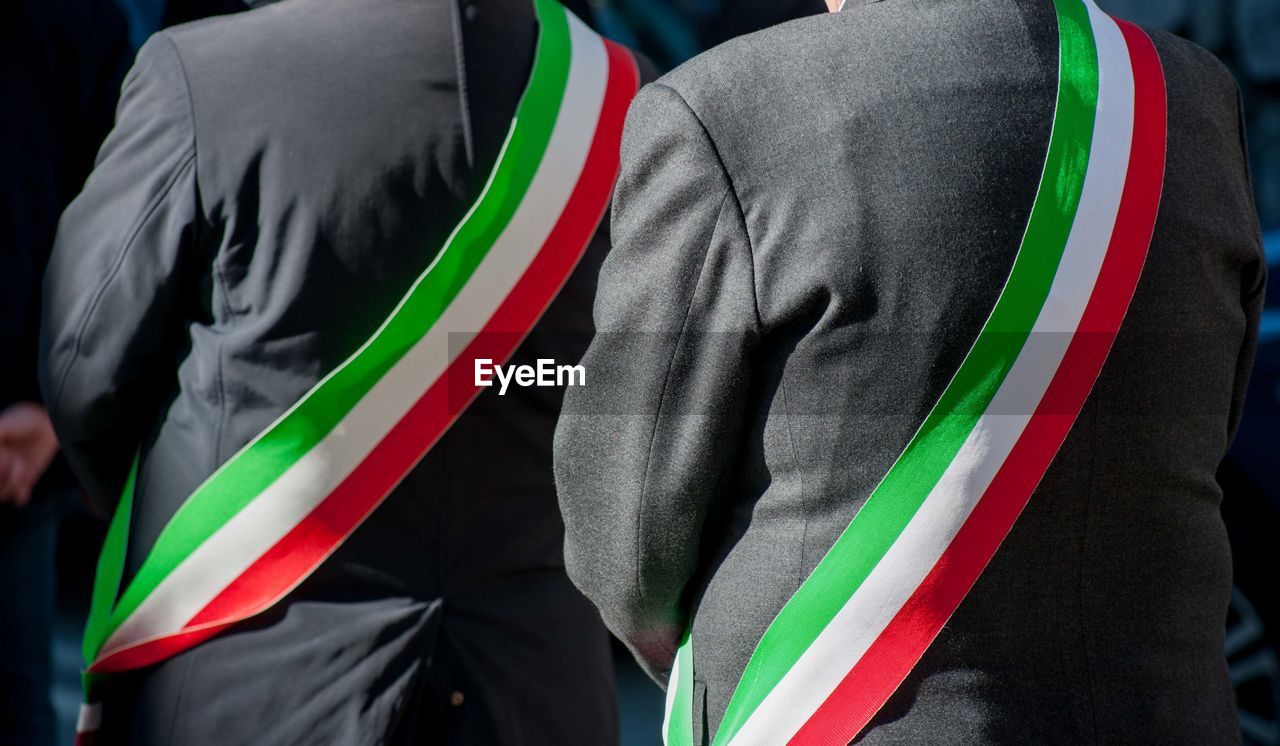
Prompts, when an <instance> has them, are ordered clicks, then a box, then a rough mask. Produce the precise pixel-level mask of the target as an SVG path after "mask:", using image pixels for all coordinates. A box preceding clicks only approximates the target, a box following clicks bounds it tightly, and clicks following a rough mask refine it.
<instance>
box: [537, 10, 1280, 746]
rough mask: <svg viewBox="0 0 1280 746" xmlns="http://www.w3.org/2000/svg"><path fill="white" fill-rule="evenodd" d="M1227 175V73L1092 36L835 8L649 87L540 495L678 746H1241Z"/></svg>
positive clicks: (1245, 312) (1170, 45)
mask: <svg viewBox="0 0 1280 746" xmlns="http://www.w3.org/2000/svg"><path fill="white" fill-rule="evenodd" d="M833 10H835V8H833ZM1245 163H1246V161H1245V146H1244V136H1243V131H1242V125H1241V120H1240V116H1239V105H1238V94H1237V90H1236V87H1235V85H1234V83H1233V81H1232V79H1231V76H1230V75H1229V74H1228V72H1227V71H1226V69H1225V68H1224V67H1223V66H1222V65H1221V64H1220V63H1218V62H1217V61H1216V60H1215V59H1214V58H1213V57H1212V56H1210V55H1209V54H1208V53H1206V52H1204V51H1202V50H1200V49H1199V48H1197V47H1195V46H1194V45H1192V44H1190V43H1187V42H1185V41H1182V40H1180V39H1177V38H1175V37H1173V36H1170V35H1167V34H1162V33H1158V32H1152V33H1151V34H1149V35H1148V34H1147V33H1145V32H1143V31H1142V30H1140V29H1138V28H1136V27H1133V26H1130V25H1127V24H1123V23H1120V22H1117V21H1113V20H1111V19H1109V18H1108V17H1106V16H1105V15H1103V14H1102V13H1101V11H1100V10H1099V9H1098V8H1097V7H1096V6H1095V5H1093V3H1092V2H1091V1H1089V0H884V1H883V2H869V3H864V2H858V0H849V2H848V3H847V7H845V8H844V9H843V10H842V11H841V12H839V13H833V14H828V15H824V16H819V17H814V18H809V19H802V20H799V21H795V22H792V23H788V24H785V25H782V26H779V27H775V28H773V29H770V30H767V31H763V32H760V33H758V34H753V35H751V36H747V37H744V38H741V39H738V40H736V41H732V42H729V43H727V44H725V45H723V46H721V47H719V48H717V49H714V50H712V51H710V52H708V53H706V54H704V55H702V56H701V57H699V58H696V59H695V60H693V61H691V62H690V63H688V64H686V65H685V66H683V67H681V68H678V69H677V70H675V71H674V72H672V73H670V74H668V75H667V76H665V77H663V78H661V79H660V80H659V81H658V82H656V83H654V84H652V85H650V86H647V87H646V88H644V89H643V90H642V91H641V93H640V95H639V96H638V98H637V99H636V101H635V103H634V105H633V107H632V109H631V112H630V114H629V118H628V122H627V128H626V133H625V135H624V141H623V173H622V176H621V179H620V181H619V185H618V188H617V192H616V195H615V211H614V214H613V224H612V225H613V239H614V248H613V250H612V253H611V254H610V256H609V258H608V260H607V261H606V262H605V265H604V268H603V271H602V273H601V281H600V288H599V292H598V296H597V301H596V311H595V315H596V326H597V329H598V330H599V331H598V332H597V336H596V338H595V340H594V341H593V343H592V345H591V347H590V349H589V351H588V353H587V356H586V358H585V365H586V370H587V382H588V385H587V386H586V387H584V388H581V389H577V390H575V391H573V392H571V394H570V396H569V398H568V400H567V401H566V408H565V414H564V415H563V416H562V419H561V421H560V425H559V427H558V430H557V434H556V450H555V455H556V479H557V487H558V490H559V499H560V502H561V507H562V510H563V512H564V514H565V521H566V527H567V538H566V559H567V566H568V569H569V573H570V577H571V578H572V579H573V580H574V582H575V583H576V584H577V585H578V586H579V587H580V588H581V589H582V590H583V591H584V592H585V593H586V595H587V596H588V597H589V598H590V599H591V600H592V601H594V602H595V603H596V604H597V605H598V606H599V608H600V609H601V610H602V613H603V615H604V618H605V621H606V624H608V625H609V626H610V628H611V629H612V630H613V631H614V632H615V633H616V634H618V635H619V636H620V637H621V638H622V639H623V640H624V641H626V642H627V644H628V645H629V646H630V648H631V649H632V650H633V651H634V653H635V654H636V656H637V658H638V659H639V661H640V662H641V663H642V664H643V665H644V666H645V668H646V669H647V670H648V671H649V672H650V673H651V674H652V675H653V676H654V677H655V678H656V679H657V680H658V681H659V682H660V683H666V684H667V685H668V687H669V692H668V699H669V707H668V724H667V735H668V738H669V740H670V742H673V743H675V742H686V741H687V742H692V743H708V742H711V741H712V739H713V738H714V742H715V743H717V744H723V743H735V744H738V743H782V742H786V741H788V740H789V739H791V738H793V737H794V738H795V739H796V741H793V742H803V743H844V742H847V741H849V740H851V739H853V738H854V737H855V736H860V737H861V739H862V740H861V741H860V742H862V743H876V744H880V743H885V744H888V743H954V744H969V743H1008V744H1020V743H1073V744H1074V743H1102V742H1110V743H1135V742H1143V743H1228V742H1232V741H1234V740H1237V739H1238V732H1237V730H1236V725H1235V722H1234V707H1233V703H1232V694H1231V689H1230V686H1229V683H1228V680H1227V672H1226V665H1225V662H1224V656H1223V619H1224V616H1225V614H1226V608H1227V600H1228V593H1229V589H1230V585H1231V566H1230V555H1229V553H1228V547H1227V540H1226V535H1225V533H1224V530H1223V525H1222V522H1221V519H1220V517H1219V513H1218V504H1219V499H1220V496H1221V495H1220V492H1219V488H1218V486H1217V485H1216V483H1215V480H1214V473H1215V470H1216V468H1217V466H1218V463H1219V461H1220V460H1221V458H1222V457H1223V454H1224V452H1225V450H1226V448H1227V445H1228V443H1229V442H1230V440H1231V438H1232V435H1233V433H1234V431H1235V428H1236V425H1237V422H1238V418H1239V414H1240V410H1241V403H1242V401H1241V399H1242V395H1243V392H1244V390H1245V382H1246V380H1247V377H1248V374H1249V370H1250V366H1251V361H1252V354H1253V348H1254V337H1255V333H1256V329H1257V323H1258V316H1259V309H1260V307H1261V304H1262V300H1263V284H1264V272H1265V269H1264V267H1265V263H1264V261H1263V253H1262V248H1261V242H1260V238H1259V232H1258V227H1257V219H1256V216H1255V214H1254V211H1253V207H1252V199H1251V194H1250V185H1249V180H1248V174H1247V171H1246V166H1245ZM1024 506H1025V507H1024ZM1019 514H1020V517H1019ZM855 516H856V517H855ZM1015 519H1016V522H1015ZM1002 540H1003V544H1002V545H1001V541H1002ZM997 546H998V547H999V550H998V551H996V547H997ZM984 567H985V570H984V569H983V568H984ZM961 599H963V601H961ZM673 666H674V667H675V668H676V669H677V671H676V672H675V673H673V672H672V669H673ZM668 677H671V678H670V680H668ZM682 721H683V723H682ZM682 728H683V729H685V730H684V732H681V729H682Z"/></svg>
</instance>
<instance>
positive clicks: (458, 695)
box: [449, 692, 464, 707]
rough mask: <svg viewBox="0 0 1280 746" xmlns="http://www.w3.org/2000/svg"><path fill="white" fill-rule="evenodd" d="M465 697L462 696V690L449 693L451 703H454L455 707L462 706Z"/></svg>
mask: <svg viewBox="0 0 1280 746" xmlns="http://www.w3.org/2000/svg"><path fill="white" fill-rule="evenodd" d="M463 699H464V697H463V696H462V692H454V693H453V694H450V695H449V704H451V705H453V706H454V707H460V706H461V705H462V701H463Z"/></svg>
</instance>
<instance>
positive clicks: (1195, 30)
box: [0, 0, 1280, 746]
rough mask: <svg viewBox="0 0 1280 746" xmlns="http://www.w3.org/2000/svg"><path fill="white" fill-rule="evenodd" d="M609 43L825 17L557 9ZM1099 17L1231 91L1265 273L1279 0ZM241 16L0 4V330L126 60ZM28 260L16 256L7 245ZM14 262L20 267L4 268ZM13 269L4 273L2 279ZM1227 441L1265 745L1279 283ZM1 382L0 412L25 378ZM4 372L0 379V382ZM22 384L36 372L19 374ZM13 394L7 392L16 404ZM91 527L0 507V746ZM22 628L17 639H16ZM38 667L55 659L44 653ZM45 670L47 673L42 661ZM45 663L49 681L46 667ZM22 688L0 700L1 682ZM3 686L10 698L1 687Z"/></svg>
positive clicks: (624, 695)
mask: <svg viewBox="0 0 1280 746" xmlns="http://www.w3.org/2000/svg"><path fill="white" fill-rule="evenodd" d="M566 4H567V5H568V6H569V7H570V8H571V9H572V10H574V11H575V12H576V13H577V14H578V15H579V16H581V17H582V18H583V19H585V20H587V21H588V22H589V23H591V24H592V25H594V26H595V27H596V28H597V29H598V30H599V31H601V32H602V33H603V34H605V35H606V36H609V37H612V38H614V39H616V40H618V41H621V42H623V43H625V44H627V45H629V46H631V47H633V48H636V49H640V50H642V51H644V52H645V53H646V54H647V55H648V56H649V57H650V58H651V59H652V60H653V61H654V62H655V63H656V64H657V65H658V66H659V67H660V68H661V69H664V70H666V69H670V68H672V67H674V66H676V65H678V64H679V63H680V62H682V61H684V60H686V59H688V58H689V57H692V56H693V55H695V54H697V53H698V52H700V51H702V50H704V49H707V48H710V47H712V46H715V45H716V44H719V43H720V42H723V41H725V40H727V39H730V38H733V37H735V36H738V35H741V34H744V33H749V32H751V31H755V30H758V29H761V28H764V27H767V26H770V25H773V24H776V23H780V22H783V21H786V20H789V19H792V18H797V17H800V16H803V15H808V14H812V13H818V12H821V11H822V10H823V6H822V2H821V0H569V1H568V2H567V3H566ZM1099 4H1100V5H1102V6H1103V8H1104V9H1105V10H1107V11H1109V12H1112V13H1115V14H1117V15H1120V16H1124V17H1127V18H1129V19H1132V20H1134V21H1136V22H1138V23H1140V24H1143V25H1146V26H1150V27H1157V28H1162V29H1166V30H1168V31H1172V32H1174V33H1177V34H1180V35H1183V36H1186V37H1187V38H1189V39H1191V40H1193V41H1195V42H1197V43H1199V44H1200V45H1201V46H1204V47H1206V48H1207V49H1209V50H1211V51H1213V52H1214V53H1215V54H1217V55H1218V56H1219V57H1220V58H1221V59H1222V60H1223V61H1224V62H1225V63H1226V64H1227V65H1228V66H1229V67H1230V68H1231V69H1232V70H1233V71H1234V72H1235V74H1236V77H1237V79H1238V81H1239V82H1240V86H1241V88H1242V90H1243V91H1244V99H1245V106H1246V116H1247V120H1248V126H1249V137H1250V146H1251V166H1252V172H1253V179H1254V190H1255V192H1256V195H1257V202H1258V213H1259V215H1260V217H1261V221H1262V225H1263V229H1264V231H1265V236H1264V240H1265V242H1266V246H1267V259H1268V263H1269V264H1270V265H1271V268H1272V271H1273V272H1280V0H1099ZM244 9H245V5H244V4H243V3H242V2H241V0H169V1H168V2H166V0H8V2H6V3H4V7H3V9H2V10H0V18H3V19H4V22H3V23H0V50H3V51H0V55H2V58H3V64H4V70H3V73H2V74H0V81H2V82H0V97H2V98H3V100H4V111H5V113H4V118H3V123H2V125H0V126H3V138H2V139H0V163H2V165H3V168H2V169H0V182H2V188H3V193H2V195H0V196H2V202H0V239H2V240H0V262H2V264H0V328H2V327H8V328H7V329H5V330H4V332H3V333H4V334H5V335H6V336H5V337H4V339H3V340H0V341H3V342H4V344H3V345H2V346H0V354H6V353H7V351H8V350H9V349H10V346H9V344H8V343H9V342H12V341H13V340H15V339H17V340H19V342H22V343H25V342H23V341H22V340H23V339H24V336H27V337H29V335H30V334H31V333H32V330H33V328H34V326H33V322H32V321H31V308H32V300H33V298H34V292H35V291H34V288H35V287H38V277H39V272H40V270H39V267H40V266H42V261H41V256H42V252H44V253H45V254H47V251H48V245H49V244H50V243H51V242H52V234H53V229H54V226H55V225H56V219H57V215H58V213H59V211H60V210H61V208H62V207H63V206H64V205H65V204H66V203H67V202H68V201H69V200H70V199H71V197H73V196H74V194H75V192H76V191H77V190H78V189H79V185H80V183H82V181H83V179H84V177H85V175H87V173H88V170H89V168H90V167H91V165H92V158H93V154H94V153H95V152H96V149H97V145H98V143H99V142H100V141H101V138H102V137H104V136H105V134H106V132H107V130H108V129H109V127H110V122H111V111H112V109H113V107H114V100H115V96H116V95H117V94H118V91H119V85H120V82H121V80H122V78H123V75H124V72H125V71H126V70H127V68H128V65H129V64H130V62H131V60H132V56H133V53H134V51H135V50H136V49H137V47H138V46H140V45H141V43H142V42H143V41H144V40H145V39H146V38H147V36H148V35H150V34H151V33H153V32H154V31H155V30H157V29H159V28H162V27H165V26H169V25H172V24H175V23H182V22H186V21H190V20H194V19H199V18H203V17H207V16H210V15H218V14H223V13H231V12H239V11H242V10H244ZM19 245H22V246H27V247H31V248H30V249H29V250H28V251H26V252H16V251H14V249H13V247H14V246H19ZM20 253H21V254H22V255H21V256H19V254H20ZM11 262H13V264H11ZM1272 277H1273V282H1272V283H1271V286H1270V288H1269V289H1268V297H1267V311H1266V316H1265V318H1264V321H1263V326H1262V339H1261V344H1260V349H1259V356H1258V362H1257V367H1256V370H1255V373H1254V378H1253V381H1252V383H1251V387H1250V391H1249V399H1248V404H1247V408H1246V414H1245V418H1244V420H1243V423H1242V425H1241V430H1240V435H1239V437H1238V439H1237V442H1236V444H1235V446H1234V447H1233V449H1232V452H1231V454H1230V457H1229V459H1228V461H1227V462H1226V463H1225V464H1224V465H1223V467H1222V470H1221V472H1220V475H1219V480H1220V482H1221V483H1222V486H1223V490H1224V495H1225V497H1224V502H1223V514H1224V517H1225V519H1226V523H1227V526H1228V530H1229V532H1230V535H1231V540H1232V546H1233V553H1234V555H1235V568H1236V579H1235V590H1234V592H1233V596H1232V604H1231V613H1230V616H1229V618H1228V619H1226V620H1224V622H1225V624H1226V625H1227V637H1226V640H1227V642H1226V648H1227V649H1226V653H1227V656H1228V661H1229V664H1230V671H1231V677H1232V680H1233V683H1234V684H1235V687H1236V694H1237V701H1238V702H1239V705H1240V727H1241V732H1242V734H1243V736H1244V740H1245V742H1246V743H1247V744H1280V583H1277V582H1276V580H1275V578H1276V568H1280V542H1278V541H1277V539H1278V538H1280V281H1277V280H1276V278H1277V277H1278V275H1274V274H1273V276H1272ZM13 368H15V364H14V361H12V360H10V359H9V358H8V357H6V358H4V360H3V364H2V365H0V409H3V408H4V407H5V406H7V405H8V404H9V403H10V402H12V401H17V400H19V395H20V394H21V393H22V392H23V391H24V387H26V386H30V383H29V381H30V375H29V374H28V373H26V372H23V371H17V372H16V373H15V371H14V370H13ZM6 371H7V372H6ZM31 373H32V374H33V371H32V372H31ZM15 392H17V393H15ZM103 528H104V527H103V523H102V520H101V518H100V517H98V516H93V515H91V514H90V513H89V512H88V510H87V509H85V508H83V507H82V504H81V503H80V501H79V500H78V496H77V495H76V491H75V489H74V487H73V486H72V485H71V483H70V480H69V478H68V477H67V475H66V474H65V472H62V471H60V470H59V469H58V468H57V467H55V468H54V470H53V471H52V472H51V473H50V474H49V475H48V476H47V477H46V479H45V480H44V481H43V482H42V484H41V485H40V488H39V490H38V492H37V494H36V496H35V497H34V498H33V500H32V502H31V504H30V505H28V506H27V507H25V508H21V509H16V508H9V507H8V506H0V638H5V637H10V636H12V638H16V640H17V642H13V639H11V643H12V644H11V646H10V647H13V645H16V646H17V647H16V648H14V649H13V650H8V649H6V654H5V655H0V668H2V669H3V670H0V687H6V688H7V689H9V690H8V691H4V690H0V698H3V699H5V700H7V701H9V702H14V701H18V700H19V699H21V700H22V701H23V702H24V707H29V708H33V710H40V709H42V708H46V707H48V706H49V704H48V703H51V706H52V716H51V717H52V720H53V721H54V722H56V723H57V728H56V734H57V735H56V736H47V735H46V736H40V735H32V734H25V735H24V734H22V733H20V732H19V731H18V730H17V729H16V728H11V727H7V725H8V724H6V723H3V722H0V744H5V743H22V744H30V743H36V744H39V743H42V742H44V741H43V740H42V739H45V738H50V737H51V738H54V739H55V740H53V741H49V743H52V744H68V746H69V744H70V742H71V740H72V739H71V736H72V733H73V731H74V719H75V711H76V707H77V705H78V702H79V678H78V670H79V666H80V653H79V639H80V631H81V626H82V624H83V618H84V615H85V613H86V606H87V600H88V597H89V583H90V580H91V578H92V573H93V566H94V562H95V560H96V555H97V550H98V547H99V545H100V543H101V534H102V531H103ZM24 625H25V626H24ZM49 651H52V652H51V653H50V652H49ZM50 656H51V657H50ZM50 661H51V664H52V665H51V666H50V665H48V664H49V662H50ZM617 662H618V684H619V694H620V697H621V702H622V724H623V743H624V744H625V746H651V745H653V744H657V743H659V742H660V738H659V733H658V729H659V725H660V724H661V720H662V697H661V693H660V692H659V690H658V689H657V687H656V686H654V685H653V684H652V683H651V682H649V681H648V679H646V678H645V677H644V676H643V674H641V673H640V672H639V670H638V669H637V668H636V667H635V666H634V665H633V664H632V663H631V662H630V660H629V658H628V657H627V656H626V655H625V654H623V653H621V651H619V655H618V656H617ZM6 681H8V682H21V683H20V684H8V685H6V684H5V683H4V682H6ZM15 686H16V687H17V689H16V690H15V689H14V687H15Z"/></svg>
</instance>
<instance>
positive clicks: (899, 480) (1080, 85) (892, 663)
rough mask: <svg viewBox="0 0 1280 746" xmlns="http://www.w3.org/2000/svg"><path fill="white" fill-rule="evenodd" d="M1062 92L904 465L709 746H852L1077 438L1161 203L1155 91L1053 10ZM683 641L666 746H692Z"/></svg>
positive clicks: (1080, 6) (764, 643)
mask: <svg viewBox="0 0 1280 746" xmlns="http://www.w3.org/2000/svg"><path fill="white" fill-rule="evenodd" d="M1054 6H1055V8H1056V10H1057V15H1058V28H1059V39H1060V42H1059V43H1060V52H1059V57H1060V64H1059V86H1058V97H1057V106H1056V112H1055V114H1054V120H1053V130H1052V135H1051V137H1050V142H1049V149H1048V154H1047V156H1046V159H1045V166H1044V175H1043V177H1042V180H1041V183H1040V187H1039V192H1038V194H1037V196H1036V201H1035V206H1034V208H1033V210H1032V213H1031V218H1030V221H1029V224H1028V226H1027V229H1026V234H1025V236H1024V238H1023V240H1022V244H1021V246H1020V248H1019V249H1018V253H1017V257H1016V259H1015V260H1014V264H1013V268H1012V269H1011V271H1010V274H1009V277H1008V280H1007V281H1006V285H1005V287H1004V289H1003V291H1002V292H1001V294H1000V296H999V299H998V300H997V301H996V305H995V307H994V308H993V309H992V311H991V315H990V317H989V318H988V320H987V322H986V324H985V325H984V326H983V328H982V330H981V332H980V333H979V335H978V337H977V340H976V341H975V342H974V344H973V347H972V349H971V350H970V351H969V353H968V355H967V356H966V357H965V359H964V361H963V363H962V364H961V365H960V368H959V369H958V370H957V371H956V373H955V377H954V378H953V379H952V380H951V382H950V384H949V385H948V386H947V388H946V390H945V391H944V392H943V393H942V395H941V397H940V398H939V400H938V402H937V403H936V404H935V406H934V408H933V410H932V411H931V412H930V413H929V415H928V417H927V418H926V419H925V421H924V423H923V424H922V425H921V426H920V429H919V430H918V432H917V433H916V434H915V436H914V437H913V438H912V440H911V441H910V443H909V444H908V445H907V447H906V449H905V450H904V451H903V452H902V454H901V455H900V456H899V458H898V460H897V462H896V463H895V464H894V465H893V467H892V468H891V469H890V470H889V472H888V474H886V475H885V477H884V479H883V481H881V483H880V484H879V486H877V487H876V489H875V490H874V491H873V492H872V494H871V495H870V497H869V498H868V499H867V502H866V503H865V504H864V505H863V507H862V508H861V510H860V511H859V512H858V513H857V515H856V516H855V517H854V519H853V521H852V522H851V523H850V524H849V526H848V528H846V529H845V531H844V532H843V533H842V534H841V535H840V537H839V538H838V539H837V540H836V543H835V544H834V546H832V548H831V550H830V551H829V552H828V554H827V555H826V556H825V557H824V558H823V560H822V561H821V562H820V563H819V564H818V566H817V567H816V568H815V569H814V571H813V573H812V574H811V575H810V576H809V578H808V579H807V580H806V581H805V582H804V583H803V584H802V585H801V586H800V588H799V589H798V590H797V591H796V592H795V595H793V596H792V597H791V599H790V600H788V602H787V603H786V605H785V606H784V607H783V608H782V610H781V611H780V612H779V613H778V615H777V617H776V618H775V619H774V620H773V622H772V623H771V624H770V626H769V628H768V629H767V630H766V632H765V634H764V636H763V638H762V639H761V640H760V643H759V645H758V646H757V647H756V649H755V651H754V653H753V654H752V656H751V659H750V661H749V663H748V664H747V667H746V670H745V671H744V673H743V675H742V679H741V680H740V681H739V683H738V686H737V688H736V689H735V690H734V692H733V695H732V697H731V698H730V702H729V705H728V709H727V711H726V714H725V716H724V719H723V721H722V722H721V724H720V726H719V729H718V731H717V733H716V734H715V739H714V742H713V743H714V744H717V745H719V744H732V745H733V746H745V745H746V744H780V743H792V744H845V743H848V742H849V741H851V740H852V739H853V738H854V737H855V736H857V735H858V733H859V732H861V731H862V729H863V728H864V727H865V726H866V725H867V723H868V722H869V721H870V720H871V718H872V717H873V716H874V715H875V714H876V712H877V711H878V710H879V709H880V708H881V706H882V705H883V704H884V703H885V701H887V700H888V699H889V697H890V695H892V694H893V692H894V691H895V690H896V689H897V687H898V686H899V685H900V684H901V683H902V681H903V680H904V679H905V678H906V677H907V675H908V673H910V671H911V669H912V668H913V667H914V666H915V664H916V663H917V662H918V661H919V660H920V657H921V656H922V655H923V654H924V652H925V650H926V649H927V648H928V647H929V645H930V644H931V643H932V642H933V640H934V638H935V637H936V636H937V634H938V632H939V631H940V630H941V629H942V626H943V624H945V623H946V621H947V620H948V619H949V618H950V617H951V614H952V613H953V612H954V611H955V610H956V608H957V607H958V606H959V604H960V601H961V600H962V599H963V598H964V597H965V595H966V594H967V593H968V592H969V589H970V588H971V587H972V586H973V584H974V582H975V581H976V580H977V579H978V576H979V575H980V574H981V573H982V570H983V569H984V568H985V567H986V565H987V563H988V561H989V560H990V559H991V557H992V556H993V555H994V554H995V551H996V549H997V548H998V547H999V546H1000V543H1001V541H1003V540H1004V537H1005V536H1006V535H1007V534H1008V533H1009V530H1010V529H1011V528H1012V526H1013V524H1014V521H1016V520H1017V518H1018V515H1019V513H1021V511H1022V509H1023V507H1024V506H1025V505H1026V504H1027V501H1028V500H1029V498H1030V497H1031V494H1032V492H1034V491H1035V488H1036V486H1037V485H1038V484H1039V482H1040V480H1041V478H1042V477H1043V476H1044V474H1045V472H1046V471H1047V470H1048V468H1049V465H1050V463H1051V462H1052V461H1053V458H1054V456H1055V455H1056V454H1057V452H1058V449H1059V447H1060V446H1061V445H1062V442H1063V440H1064V439H1065V438H1066V436H1067V433H1068V432H1069V431H1070V430H1071V427H1072V425H1073V424H1074V422H1075V419H1076V417H1077V415H1078V414H1079V413H1080V410H1081V408H1082V407H1083V405H1084V402H1085V399H1086V398H1087V397H1088V395H1089V392H1090V390H1091V389H1092V387H1093V385H1094V382H1095V381H1096V380H1097V377H1098V374H1099V372H1100V371H1101V369H1102V365H1103V363H1104V362H1105V361H1106V358H1107V355H1108V354H1109V352H1110V350H1111V345H1112V343H1113V341H1114V340H1115V337H1116V334H1117V332H1118V331H1119V329H1120V325H1121V322H1122V321H1123V320H1124V317H1125V313H1126V311H1127V310H1128V307H1129V303H1130V300H1131V299H1132V297H1133V293H1134V289H1135V287H1136V286H1137V283H1138V278H1139V276H1140V275H1141V273H1142V268H1143V264H1144V262H1145V260H1146V256H1147V250H1148V248H1149V246H1150V243H1151V236H1152V232H1153V231H1154V228H1155V221H1156V213H1157V210H1158V208H1159V204H1160V196H1161V189H1162V187H1163V183H1164V159H1165V144H1166V115H1167V111H1166V100H1165V82H1164V73H1163V70H1162V68H1161V63H1160V59H1159V57H1158V56H1157V54H1156V50H1155V47H1154V45H1153V44H1152V42H1151V40H1150V39H1149V38H1148V37H1147V36H1146V34H1145V33H1143V32H1142V31H1141V30H1140V29H1138V28H1137V27H1136V26H1133V25H1131V24H1129V23H1126V22H1124V21H1119V20H1114V19H1112V18H1110V17H1108V16H1107V15H1105V14H1104V13H1103V12H1102V11H1101V10H1099V9H1098V7H1097V6H1096V5H1095V4H1094V2H1093V0H1054ZM693 666H694V650H693V646H692V643H691V641H689V640H687V639H686V641H685V643H684V644H683V645H682V647H681V649H680V651H679V652H678V653H677V656H676V664H675V668H674V669H673V671H672V674H671V685H670V687H669V690H668V703H667V718H666V723H665V724H664V734H665V736H666V742H667V743H668V744H673V745H674V744H681V745H684V744H689V743H691V741H692V733H693V723H692V717H693Z"/></svg>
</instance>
